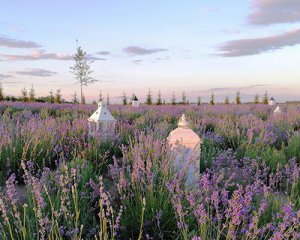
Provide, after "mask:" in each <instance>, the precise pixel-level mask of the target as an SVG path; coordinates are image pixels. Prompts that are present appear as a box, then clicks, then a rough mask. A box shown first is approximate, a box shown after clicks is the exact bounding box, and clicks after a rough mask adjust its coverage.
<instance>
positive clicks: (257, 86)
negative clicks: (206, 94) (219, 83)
mask: <svg viewBox="0 0 300 240" xmlns="http://www.w3.org/2000/svg"><path fill="white" fill-rule="evenodd" d="M270 86H272V85H271V84H256V85H250V86H244V87H220V88H211V89H209V90H210V91H213V92H222V91H238V90H242V89H243V90H245V89H252V88H260V87H270Z"/></svg>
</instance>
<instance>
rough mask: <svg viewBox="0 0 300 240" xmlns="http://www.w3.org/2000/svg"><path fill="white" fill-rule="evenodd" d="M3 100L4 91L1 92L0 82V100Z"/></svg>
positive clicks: (0, 85)
mask: <svg viewBox="0 0 300 240" xmlns="http://www.w3.org/2000/svg"><path fill="white" fill-rule="evenodd" d="M3 100H4V93H3V87H2V84H1V83H0V101H3Z"/></svg>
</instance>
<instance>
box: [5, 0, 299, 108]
mask: <svg viewBox="0 0 300 240" xmlns="http://www.w3.org/2000/svg"><path fill="white" fill-rule="evenodd" d="M0 7H1V15H0V82H1V83H2V86H3V88H4V93H5V94H7V95H10V94H12V95H20V92H21V88H23V87H26V88H27V89H29V88H30V87H31V85H34V88H35V89H36V92H37V94H38V95H46V94H48V92H49V91H50V90H51V89H53V91H55V90H56V89H58V88H61V89H62V94H63V97H64V98H65V99H71V95H72V94H73V93H74V92H75V91H77V94H79V84H78V83H77V82H76V81H75V80H74V77H73V75H72V74H71V73H70V72H69V67H70V66H72V65H73V60H72V54H74V52H75V50H76V38H77V39H78V40H79V44H80V45H81V46H82V47H83V49H84V50H85V51H86V52H87V53H88V54H90V57H91V58H93V59H95V62H94V63H93V64H92V69H93V70H94V73H93V76H94V77H95V78H96V79H97V80H99V82H97V83H94V84H92V85H90V86H88V87H85V88H84V93H85V96H86V99H88V100H89V101H91V100H93V99H98V95H99V91H100V89H101V91H102V93H103V95H104V96H106V94H107V93H108V92H109V94H110V96H111V98H112V102H118V101H121V99H120V96H121V95H122V93H123V92H124V91H125V92H126V93H127V95H128V96H131V94H132V93H136V95H137V96H138V97H139V98H141V99H144V98H145V95H146V92H147V91H148V89H149V88H150V89H151V91H152V93H153V97H154V98H156V95H157V92H158V90H159V89H160V90H161V92H162V95H163V98H165V99H166V101H169V99H170V97H171V95H172V92H173V91H174V92H175V94H176V96H177V98H178V99H179V98H180V96H181V93H182V91H185V92H186V94H187V95H188V97H189V100H190V101H195V100H196V98H197V96H201V97H202V100H203V101H208V99H209V96H210V95H211V92H213V93H214V94H215V96H216V99H217V101H224V98H225V96H229V97H230V98H231V101H233V100H234V95H235V92H236V91H238V90H239V91H240V92H241V96H242V101H249V100H252V99H253V96H254V94H255V93H258V94H259V95H263V94H264V92H265V91H266V90H267V91H268V94H269V96H273V97H274V98H275V99H276V100H278V101H286V100H300V1H299V0H243V1H241V0H231V1H224V0H211V1H204V0H186V1H182V0H172V1H162V0H142V1H141V0H139V1H138V0H118V1H117V0H106V1H103V0H94V1H92V0H86V1H79V0H72V1H71V0H65V1H62V0H60V1H58V0H51V1H37V0H35V1H34V0H22V1H20V0H19V1H17V0H10V1H1V3H0Z"/></svg>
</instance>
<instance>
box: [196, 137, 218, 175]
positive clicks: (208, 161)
mask: <svg viewBox="0 0 300 240" xmlns="http://www.w3.org/2000/svg"><path fill="white" fill-rule="evenodd" d="M221 152H222V149H221V148H220V147H219V146H218V145H217V144H216V143H215V142H214V141H212V140H209V139H207V138H205V139H204V140H203V142H202V143H201V155H200V156H201V157H200V172H204V171H205V170H206V169H207V168H211V166H212V163H213V159H214V158H215V157H217V156H218V155H219V154H220V153H221Z"/></svg>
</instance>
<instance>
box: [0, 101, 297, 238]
mask: <svg viewBox="0 0 300 240" xmlns="http://www.w3.org/2000/svg"><path fill="white" fill-rule="evenodd" d="M281 107H282V113H281V114H279V115H274V114H273V111H274V107H272V106H268V105H262V104H249V105H248V104H242V105H214V106H211V105H200V106H192V105H176V106H172V105H162V106H140V107H139V108H132V107H131V106H121V105H110V106H109V110H110V112H111V113H112V115H113V116H114V117H115V119H116V120H117V123H116V128H115V132H114V133H113V134H112V135H111V136H110V137H106V138H103V137H101V136H89V134H88V122H87V118H88V117H89V116H90V115H91V113H92V112H93V111H94V110H95V109H96V106H95V105H80V104H78V105H72V104H70V105H68V104H57V105H56V104H50V103H21V102H1V103H0V186H1V187H0V188H1V190H0V239H3V240H4V239H192V240H200V239H274V240H275V239H300V178H299V171H300V165H299V164H300V105H282V106H281ZM183 113H185V115H186V116H187V118H188V120H189V122H190V123H191V128H192V129H193V130H194V131H195V132H196V133H197V134H198V135H199V136H200V138H201V140H202V144H201V157H200V177H199V179H198V181H197V184H195V185H187V184H185V177H186V176H185V174H184V172H178V171H175V170H174V168H173V167H172V166H173V164H172V156H171V150H170V148H169V146H168V144H167V141H166V139H167V137H168V135H169V133H170V132H171V131H172V130H173V129H175V128H176V127H177V122H178V119H179V118H180V116H181V115H182V114H183Z"/></svg>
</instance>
